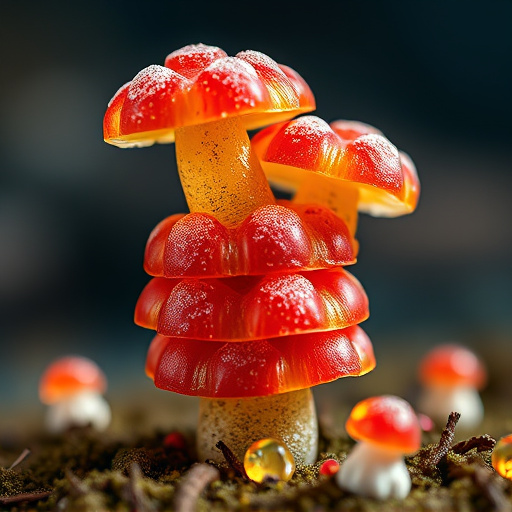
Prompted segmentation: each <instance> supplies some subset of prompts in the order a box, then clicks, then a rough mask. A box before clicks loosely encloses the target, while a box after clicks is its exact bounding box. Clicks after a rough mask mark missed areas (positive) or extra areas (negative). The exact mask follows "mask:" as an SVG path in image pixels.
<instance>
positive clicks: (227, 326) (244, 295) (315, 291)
mask: <svg viewBox="0 0 512 512" xmlns="http://www.w3.org/2000/svg"><path fill="white" fill-rule="evenodd" d="M368 315H369V310H368V298H367V296H366V293H365V292H364V290H363V287H362V286H361V284H360V283H359V281H358V280H357V279H356V278H355V277H354V276H352V275H351V274H349V273H348V272H347V271H345V270H343V269H342V268H336V269H331V270H317V271H315V272H304V273H302V274H289V273H288V274H269V275H266V276H263V277H232V278H230V279H166V278H160V277H155V278H153V279H152V280H151V281H150V282H149V283H148V285H147V286H146V287H145V288H144V290H143V291H142V294H141V295H140V297H139V300H138V302H137V305H136V308H135V323H137V324H138V325H140V326H142V327H147V328H149V329H155V330H157V332H158V333H159V334H163V335H165V336H176V337H184V338H193V339H203V340H226V341H243V340H254V339H259V338H271V337H275V336H287V335H290V334H299V333H304V332H311V331H319V330H332V329H341V328H344V327H348V326H350V325H355V324H358V323H360V322H362V321H364V320H366V318H368Z"/></svg>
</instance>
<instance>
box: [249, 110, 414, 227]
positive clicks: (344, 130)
mask: <svg viewBox="0 0 512 512" xmlns="http://www.w3.org/2000/svg"><path fill="white" fill-rule="evenodd" d="M252 145H253V148H254V150H255V151H256V154H257V155H258V158H259V159H260V162H261V164H262V167H263V170H264V171H265V173H266V174H267V177H268V178H269V180H270V182H271V183H273V184H275V185H276V186H279V187H281V188H283V189H285V190H288V191H291V192H294V191H296V190H297V189H298V188H299V187H300V185H301V184H302V183H304V182H306V180H308V179H310V178H311V176H312V174H311V173H313V175H316V176H317V177H318V178H319V180H318V185H317V186H319V187H324V188H327V189H328V188H329V182H328V181H326V178H327V179H331V180H336V181H337V182H339V183H342V184H344V185H345V186H350V187H353V188H355V189H357V191H358V194H359V197H358V200H357V208H358V210H359V211H362V212H366V213H370V214H372V215H376V216H391V217H393V216H397V215H403V214H405V213H410V212H412V211H413V210H414V209H415V208H416V204H417V201H418V197H419V191H420V187H419V180H418V176H417V173H416V169H415V167H414V164H413V163H412V161H411V160H410V158H408V157H407V155H405V154H404V153H400V152H399V151H398V150H397V148H396V147H395V146H394V145H393V144H391V142H389V140H388V139H386V138H385V137H384V136H383V135H382V134H381V133H380V132H379V131H378V130H376V129H375V128H373V127H370V126H369V125H365V124H363V123H355V122H351V121H336V122H334V123H332V124H331V125H328V124H327V123H326V122H325V121H323V120H322V119H320V118H318V117H315V116H303V117H299V118H297V119H294V120H292V121H287V122H284V123H279V124H276V125H272V126H269V127H268V128H265V129H264V130H262V131H260V132H258V133H257V134H256V135H255V136H254V137H253V139H252ZM310 183H311V182H310Z"/></svg>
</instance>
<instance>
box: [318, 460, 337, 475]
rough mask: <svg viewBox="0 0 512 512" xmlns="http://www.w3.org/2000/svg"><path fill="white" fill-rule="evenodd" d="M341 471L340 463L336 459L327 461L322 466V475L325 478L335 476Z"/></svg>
mask: <svg viewBox="0 0 512 512" xmlns="http://www.w3.org/2000/svg"><path fill="white" fill-rule="evenodd" d="M338 469H340V463H339V462H338V461H337V460H334V459H327V460H326V461H324V462H322V465H321V466H320V474H321V475H325V476H332V475H335V474H336V473H337V472H338Z"/></svg>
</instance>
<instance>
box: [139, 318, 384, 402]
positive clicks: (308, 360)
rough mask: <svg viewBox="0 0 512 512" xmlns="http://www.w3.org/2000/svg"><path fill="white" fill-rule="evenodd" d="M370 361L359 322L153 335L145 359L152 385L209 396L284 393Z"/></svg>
mask: <svg viewBox="0 0 512 512" xmlns="http://www.w3.org/2000/svg"><path fill="white" fill-rule="evenodd" d="M374 367H375V357H374V354H373V348H372V344H371V341H370V339H369V338H368V336H367V335H366V334H365V332H364V331H363V330H362V329H361V328H360V327H359V326H352V327H348V328H346V329H342V330H336V331H329V332H318V333H310V334H303V335H292V336H286V337H283V338H274V339H265V340H257V341H247V342H244V343H225V342H216V341H202V340H190V339H181V338H167V337H165V336H161V335H157V336H156V337H155V338H154V339H153V342H152V343H151V345H150V347H149V350H148V355H147V359H146V373H147V375H148V376H149V377H150V378H152V379H153V380H154V382H155V385H156V386H157V387H159V388H161V389H165V390H168V391H173V392H175V393H180V394H183V395H193V396H201V397H209V398H245V397H254V396H269V395H274V394H278V393H287V392H289V391H296V390H300V389H306V388H309V387H312V386H316V385H317V384H322V383H325V382H330V381H333V380H336V379H338V378H340V377H348V376H360V375H364V374H365V373H368V372H369V371H371V370H373V368H374Z"/></svg>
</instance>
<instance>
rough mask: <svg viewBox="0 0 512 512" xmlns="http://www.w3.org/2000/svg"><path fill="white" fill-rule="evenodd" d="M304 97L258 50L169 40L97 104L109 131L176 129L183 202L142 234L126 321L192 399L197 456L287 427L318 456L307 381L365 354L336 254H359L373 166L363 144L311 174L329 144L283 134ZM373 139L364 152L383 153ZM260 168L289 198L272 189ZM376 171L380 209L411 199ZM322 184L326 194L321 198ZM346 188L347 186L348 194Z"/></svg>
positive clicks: (365, 364) (352, 367)
mask: <svg viewBox="0 0 512 512" xmlns="http://www.w3.org/2000/svg"><path fill="white" fill-rule="evenodd" d="M314 108H315V102H314V98H313V95H312V93H311V91H310V89H309V87H308V86H307V84H306V83H305V81H304V80H303V79H302V78H301V77H300V76H299V75H298V74H297V73H296V72H295V71H293V70H292V69H290V68H288V67H286V66H283V65H279V64H277V63H276V62H274V61H273V60H272V59H270V58H269V57H267V56H266V55H263V54H261V53H258V52H254V51H245V52H241V53H239V54H237V56H236V57H228V56H227V55H226V53H225V52H223V51H222V50H221V49H219V48H216V47H211V46H206V45H202V44H200V45H191V46H187V47H184V48H182V49H180V50H177V51H175V52H173V53H171V54H170V55H169V56H168V57H167V59H166V60H165V66H157V65H153V66H149V67H148V68H146V69H144V70H142V71H141V72H140V73H139V74H138V75H137V76H136V77H135V78H134V79H133V80H132V81H131V82H128V83H127V84H125V85H124V86H123V87H122V88H121V89H120V90H119V91H118V92H117V93H116V95H115V96H114V98H113V99H112V101H111V102H110V104H109V107H108V110H107V113H106V115H105V121H104V131H105V140H106V141H107V142H109V143H111V144H114V145H117V146H120V147H134V146H147V145H150V144H153V143H155V142H159V143H160V142H172V141H175V143H176V158H177V164H178V171H179V174H180V179H181V183H182V186H183V190H184V193H185V197H186V199H187V204H188V206H189V209H190V213H188V214H179V215H172V216H170V217H168V218H167V219H165V220H163V221H162V222H161V223H160V224H159V225H158V226H157V227H156V228H155V229H154V231H153V232H152V234H151V235H150V238H149V241H148V243H147V246H146V253H145V270H146V271H147V272H148V273H149V274H150V275H151V276H154V277H153V279H152V280H151V281H150V282H149V283H148V285H147V286H146V288H145V289H144V290H143V292H142V294H141V296H140V298H139V300H138V302H137V306H136V311H135V321H136V323H137V324H139V325H141V326H144V327H147V328H150V329H155V330H156V331H157V333H158V334H157V336H156V337H155V338H154V340H153V342H152V343H151V346H150V348H149V351H148V356H147V361H146V373H147V374H148V375H149V376H150V377H151V378H152V379H153V380H154V382H155V385H156V386H157V387H159V388H161V389H166V390H170V391H173V392H176V393H181V394H186V395H194V396H199V397H200V418H199V424H198V434H197V445H198V446H197V448H198V455H199V458H200V459H202V460H204V459H213V460H218V461H220V460H222V459H223V456H222V454H221V452H220V451H219V450H218V448H216V444H217V443H218V442H219V441H223V442H224V443H225V444H226V445H227V446H228V447H229V448H230V449H231V450H232V451H233V452H234V453H235V455H237V456H238V457H239V458H240V459H242V458H243V455H244V453H245V450H246V449H247V447H248V446H249V445H251V443H253V442H254V441H257V440H259V439H262V438H269V437H270V438H275V439H278V440H281V441H283V442H284V443H285V444H286V445H287V446H288V447H289V449H290V451H291V452H292V454H293V456H294V458H295V461H296V462H298V463H300V462H307V463H310V462H313V461H315V460H316V455H317V438H318V430H317V421H316V415H315V408H314V402H313V397H312V393H311V390H310V388H311V387H312V386H315V385H318V384H321V383H325V382H329V381H333V380H335V379H338V378H340V377H345V376H359V375H363V374H365V373H367V372H369V371H370V370H372V369H373V368H374V366H375V359H374V355H373V349H372V345H371V342H370V340H369V339H368V337H367V336H366V334H365V333H364V331H363V330H362V329H361V328H360V327H359V326H358V324H359V323H361V322H362V321H364V320H365V319H366V318H367V317H368V314H369V311H368V300H367V297H366V294H365V292H364V290H363V288H362V286H361V285H360V283H359V282H358V281H357V279H356V278H355V277H354V276H352V275H351V274H350V273H349V272H348V271H346V270H345V268H344V267H345V266H346V265H349V264H352V263H354V262H355V260H356V256H357V242H356V241H355V239H354V233H355V223H356V220H357V209H358V208H359V209H360V210H362V209H364V208H366V209H367V210H368V209H370V210H371V208H373V206H372V207H368V206H367V204H368V203H372V204H373V203H376V204H377V203H378V201H374V200H373V199H374V198H373V196H372V193H373V192H372V191H373V188H376V186H375V184H374V183H372V181H371V180H372V177H371V176H368V175H367V173H368V166H367V167H364V168H361V173H360V174H361V175H362V176H363V177H362V178H361V179H360V180H359V182H358V178H357V176H356V171H357V170H358V169H359V164H358V158H359V160H361V161H362V160H363V159H364V158H362V157H354V158H352V160H353V161H352V160H351V162H352V163H351V164H349V163H347V162H348V160H350V158H349V157H345V160H344V161H343V164H340V165H341V167H343V168H344V169H346V173H345V175H342V176H341V177H340V176H338V174H340V171H339V169H338V170H337V171H333V172H336V173H337V175H336V178H335V179H336V180H337V181H340V180H341V181H343V182H344V183H347V184H349V185H348V186H347V187H346V190H342V189H343V187H341V186H338V185H336V186H331V184H330V183H329V181H328V180H329V179H330V177H329V176H323V175H322V176H321V174H322V173H324V174H326V175H327V174H329V172H330V170H329V169H327V168H325V166H322V165H320V166H319V167H318V168H317V167H315V165H312V161H313V160H312V159H313V151H320V150H321V148H322V147H325V142H322V140H321V138H319V137H314V141H310V142H308V140H309V139H308V136H309V135H308V134H309V133H310V132H311V129H310V128H307V127H306V129H305V130H306V131H305V135H304V136H302V138H301V137H298V138H297V140H301V141H302V145H300V148H298V147H297V145H296V143H295V140H294V139H293V137H292V139H291V140H288V139H287V137H286V136H283V135H282V134H283V130H284V132H286V130H287V129H288V133H289V132H290V128H289V126H291V125H283V124H282V123H283V122H284V121H286V120H289V119H292V118H294V117H296V116H297V115H299V114H303V113H307V112H310V111H311V110H313V109H314ZM306 118H309V119H314V120H315V121H314V122H315V123H317V124H320V125H322V123H323V122H321V121H320V120H317V118H312V117H311V116H306V117H304V118H299V119H297V120H296V122H300V120H301V119H306ZM293 122H294V121H292V123H293ZM273 123H279V124H277V125H273V126H271V128H269V130H272V129H274V126H277V127H278V131H276V132H271V133H270V132H267V131H266V130H264V132H261V135H260V136H257V137H256V138H255V140H254V144H253V145H252V144H251V142H250V140H249V137H248V134H247V130H251V129H255V128H260V127H262V126H267V125H271V124H273ZM324 124H325V123H324ZM322 126H323V125H322ZM287 127H288V128H287ZM294 130H295V129H294V128H292V129H291V131H292V132H293V131H294ZM308 130H309V131H308ZM295 131H297V130H295ZM317 132H318V130H317ZM333 134H334V135H335V137H334V138H333V137H332V136H331V138H332V139H333V141H334V140H335V141H336V142H338V143H339V145H340V148H339V153H340V155H341V153H343V154H346V155H349V154H350V151H349V150H348V149H347V148H348V144H346V143H345V139H343V136H342V135H336V132H333ZM274 135H275V136H274ZM358 136H359V135H358ZM336 137H337V138H336ZM362 137H363V138H364V136H362ZM368 137H370V138H372V137H373V138H376V139H377V142H378V144H384V146H385V148H386V151H391V152H392V153H393V157H395V156H396V159H395V160H396V162H397V165H398V172H399V173H402V175H403V174H404V172H403V165H405V164H403V162H402V163H401V160H400V156H399V155H398V153H397V152H396V148H394V146H392V145H391V144H390V143H389V142H387V140H386V139H385V138H384V137H382V136H381V135H379V134H375V133H373V134H370V135H367V138H368ZM359 138H361V137H359ZM354 139H355V140H354V144H355V145H356V146H357V144H358V142H357V141H358V139H357V137H356V138H354ZM280 141H281V142H282V143H283V146H282V148H279V145H280V144H281V142H280ZM339 141H341V142H339ZM308 144H309V145H308ZM378 144H377V145H378ZM379 147H380V146H379ZM370 148H371V149H370V150H368V151H367V153H370V154H371V155H370V157H368V158H370V159H371V157H372V156H373V157H375V159H376V160H377V161H378V155H377V156H376V155H375V149H374V146H372V145H371V144H370ZM299 149H300V151H299ZM304 151H306V152H307V156H308V157H310V159H309V160H308V158H306V156H305V153H304ZM290 152H291V153H294V154H291V153H290ZM363 153H364V151H363V152H362V153H361V154H363ZM340 158H341V157H340ZM338 160H339V159H338ZM341 160H343V158H341ZM304 161H306V163H307V165H303V164H304ZM365 162H366V161H365ZM317 163H319V164H322V162H321V161H319V159H318V158H317ZM377 165H379V162H377ZM331 167H332V169H334V167H335V166H334V164H333V165H332V166H331ZM276 169H277V170H278V171H279V172H278V173H277V174H274V172H275V171H276ZM283 169H284V171H283ZM304 169H307V170H308V171H313V172H312V173H310V174H311V175H312V176H313V175H317V176H316V177H315V178H314V179H316V178H319V180H320V181H318V183H316V182H315V183H313V182H311V183H309V182H308V180H307V179H302V178H295V176H299V175H301V176H302V174H307V173H306V172H304ZM322 169H323V170H322ZM264 171H265V172H266V173H267V176H268V179H269V180H270V181H271V182H272V183H275V184H277V185H279V186H285V187H287V188H289V189H290V190H291V191H292V192H293V193H296V196H295V199H294V200H293V201H292V202H289V201H276V200H275V198H274V195H273V193H272V191H271V189H270V187H269V183H268V181H267V177H266V176H265V173H264ZM282 171H283V172H284V174H285V176H284V177H283V176H282ZM383 172H387V171H386V170H384V171H383ZM280 173H281V174H280ZM411 174H413V171H411ZM290 176H291V177H292V178H290ZM379 179H381V181H383V185H382V186H380V188H379V190H380V189H383V190H384V192H385V193H384V194H382V197H384V196H386V195H388V196H390V197H391V199H389V201H388V200H386V201H384V200H383V201H381V203H382V204H383V205H384V206H383V207H386V206H387V205H388V203H389V204H391V205H392V206H396V205H397V204H402V203H404V202H406V201H405V197H406V196H407V194H408V193H409V192H408V190H409V189H407V187H409V188H411V185H405V182H406V181H407V180H406V179H404V177H403V176H402V178H401V181H400V183H398V185H397V183H395V182H394V181H393V183H391V184H389V183H388V182H389V180H386V178H385V176H383V177H380V178H379ZM392 179H393V180H396V179H398V178H395V177H394V176H393V178H392ZM354 183H361V184H360V185H357V186H354V185H353V184H354ZM379 185H380V182H379ZM379 185H378V186H377V187H379ZM388 185H389V186H388ZM400 186H401V188H400ZM397 187H398V188H399V189H400V190H395V189H397ZM389 188H391V189H392V190H391V192H389V193H388V189H389ZM295 189H297V190H295ZM330 189H333V191H334V192H335V195H336V196H337V199H336V204H330V203H329V201H325V200H324V199H325V198H326V197H327V196H328V195H329V194H328V192H329V190H330ZM334 189H335V190H334ZM340 191H341V192H340ZM379 194H380V193H379ZM317 196H319V197H317ZM342 196H343V197H347V198H348V197H350V198H351V199H350V201H348V202H347V203H348V204H350V206H345V205H344V202H343V200H342V199H341V197H342ZM378 197H379V198H380V197H381V196H380V195H378ZM317 199H319V200H320V203H319V204H315V202H317V201H316V200H317ZM372 201H373V202H372ZM322 202H323V203H324V204H322ZM379 205H380V203H379ZM333 210H334V211H336V213H334V212H333Z"/></svg>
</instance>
